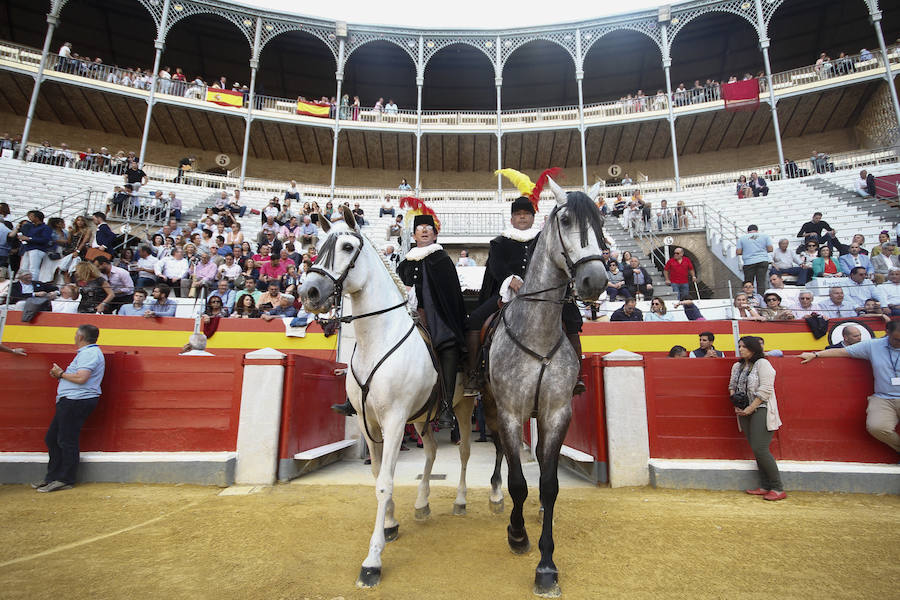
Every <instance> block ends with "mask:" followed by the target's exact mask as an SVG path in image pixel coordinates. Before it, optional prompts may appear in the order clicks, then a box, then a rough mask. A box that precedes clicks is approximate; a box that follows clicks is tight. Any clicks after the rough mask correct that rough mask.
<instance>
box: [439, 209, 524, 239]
mask: <svg viewBox="0 0 900 600" xmlns="http://www.w3.org/2000/svg"><path fill="white" fill-rule="evenodd" d="M440 219H441V233H443V234H449V235H454V236H495V235H497V232H498V231H502V230H503V228H504V227H505V226H506V223H507V222H508V221H509V216H508V215H507V214H506V213H502V212H484V213H460V212H441V213H440Z"/></svg>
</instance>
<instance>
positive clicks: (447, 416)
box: [435, 406, 456, 429]
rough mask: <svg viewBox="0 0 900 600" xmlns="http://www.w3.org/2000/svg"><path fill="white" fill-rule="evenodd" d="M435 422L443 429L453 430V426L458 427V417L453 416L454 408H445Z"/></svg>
mask: <svg viewBox="0 0 900 600" xmlns="http://www.w3.org/2000/svg"><path fill="white" fill-rule="evenodd" d="M435 421H436V422H437V424H438V427H440V428H441V429H453V426H454V425H456V415H455V414H453V407H451V406H444V407H443V408H442V409H441V412H440V413H439V414H438V416H437V419H435Z"/></svg>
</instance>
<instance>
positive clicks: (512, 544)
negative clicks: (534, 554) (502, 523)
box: [506, 525, 531, 554]
mask: <svg viewBox="0 0 900 600" xmlns="http://www.w3.org/2000/svg"><path fill="white" fill-rule="evenodd" d="M506 539H507V541H508V542H509V549H510V550H512V553H513V554H526V553H528V551H529V550H531V542H530V541H528V534H527V533H525V532H524V531H523V532H522V537H521V538H517V537H515V536H513V534H512V531H511V530H510V528H509V526H508V525H507V527H506Z"/></svg>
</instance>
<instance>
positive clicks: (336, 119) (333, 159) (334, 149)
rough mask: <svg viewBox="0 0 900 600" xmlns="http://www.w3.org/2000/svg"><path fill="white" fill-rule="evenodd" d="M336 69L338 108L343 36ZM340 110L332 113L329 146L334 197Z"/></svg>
mask: <svg viewBox="0 0 900 600" xmlns="http://www.w3.org/2000/svg"><path fill="white" fill-rule="evenodd" d="M337 66H338V68H337V71H335V73H334V76H335V79H337V96H336V98H337V103H338V108H339V109H340V102H341V101H340V98H341V84H342V83H343V82H344V38H341V39H340V45H339V46H338V60H337ZM340 116H341V114H340V110H338V112H337V114H336V115H334V145H333V146H332V148H331V197H332V198H334V175H335V172H336V171H337V148H338V135H339V134H340V132H341V119H340Z"/></svg>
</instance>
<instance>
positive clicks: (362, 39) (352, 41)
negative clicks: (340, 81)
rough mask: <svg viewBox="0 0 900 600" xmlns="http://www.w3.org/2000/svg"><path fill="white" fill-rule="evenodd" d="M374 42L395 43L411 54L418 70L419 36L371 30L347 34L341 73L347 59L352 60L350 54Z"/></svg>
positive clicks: (414, 66) (339, 67)
mask: <svg viewBox="0 0 900 600" xmlns="http://www.w3.org/2000/svg"><path fill="white" fill-rule="evenodd" d="M372 42H387V43H389V44H393V45H395V46H397V47H398V48H400V49H401V50H403V51H404V52H406V54H407V56H409V58H410V60H412V63H413V68H415V70H416V71H417V72H418V63H419V59H418V53H419V38H418V37H416V36H411V35H393V36H391V35H386V34H379V33H369V32H351V33H350V34H349V35H348V36H347V47H346V50H345V51H344V62H343V64H339V65H338V71H340V72H341V73H343V72H344V67H345V66H346V64H347V61H349V60H350V56H351V55H352V54H353V53H354V52H356V51H357V50H359V49H360V48H362V47H363V46H365V45H366V44H370V43H372Z"/></svg>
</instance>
